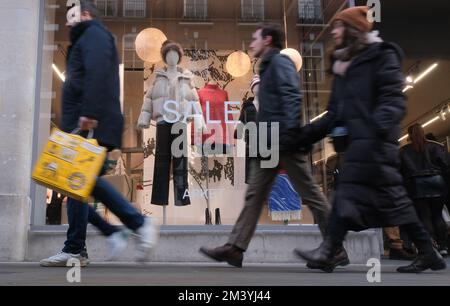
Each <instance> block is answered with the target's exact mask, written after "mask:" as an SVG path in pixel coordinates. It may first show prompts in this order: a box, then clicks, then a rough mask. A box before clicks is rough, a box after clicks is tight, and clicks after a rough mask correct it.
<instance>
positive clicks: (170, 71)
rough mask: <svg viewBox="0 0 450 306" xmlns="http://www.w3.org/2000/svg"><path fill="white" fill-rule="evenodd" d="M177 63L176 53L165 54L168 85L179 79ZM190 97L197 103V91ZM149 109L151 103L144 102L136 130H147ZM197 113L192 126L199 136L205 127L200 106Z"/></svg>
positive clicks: (149, 116) (149, 119) (183, 91)
mask: <svg viewBox="0 0 450 306" xmlns="http://www.w3.org/2000/svg"><path fill="white" fill-rule="evenodd" d="M179 62H180V55H179V54H178V52H176V51H174V50H170V51H169V52H167V54H166V58H165V63H166V70H165V74H166V77H167V78H168V79H169V84H175V83H176V82H177V81H178V79H179V77H180V69H179V66H178V63H179ZM189 73H190V72H189ZM182 88H184V87H182ZM181 91H182V92H181V93H180V95H181V96H186V94H187V92H186V90H185V89H181ZM191 97H193V99H191V100H192V101H197V102H198V101H199V98H198V95H197V91H196V90H195V88H194V89H192V93H191ZM179 102H190V101H179ZM198 104H199V105H200V103H198ZM151 108H152V106H151V101H150V102H144V105H143V109H142V112H141V115H140V116H139V120H138V128H139V129H148V128H149V127H150V122H151V119H152V113H151V111H148V109H151ZM198 111H200V114H199V115H198V116H195V118H194V124H195V129H196V131H197V132H198V133H199V134H200V135H201V133H202V130H203V128H205V127H206V124H205V123H204V119H203V114H202V113H201V106H200V109H198Z"/></svg>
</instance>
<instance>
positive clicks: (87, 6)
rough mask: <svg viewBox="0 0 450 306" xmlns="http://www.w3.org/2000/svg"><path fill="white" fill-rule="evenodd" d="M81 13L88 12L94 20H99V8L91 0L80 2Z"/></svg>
mask: <svg viewBox="0 0 450 306" xmlns="http://www.w3.org/2000/svg"><path fill="white" fill-rule="evenodd" d="M80 9H81V13H83V12H88V13H89V15H91V17H92V18H94V19H95V18H98V16H99V12H98V9H97V6H96V5H95V4H94V3H93V2H92V1H91V0H80Z"/></svg>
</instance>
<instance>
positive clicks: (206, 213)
mask: <svg viewBox="0 0 450 306" xmlns="http://www.w3.org/2000/svg"><path fill="white" fill-rule="evenodd" d="M338 2H339V3H338ZM94 3H95V4H96V5H97V7H98V14H99V19H100V20H101V21H102V23H103V24H104V25H105V26H106V27H107V29H108V30H109V31H110V32H111V33H112V34H113V37H114V38H115V41H116V45H117V50H118V53H119V58H120V62H121V65H120V77H121V103H122V110H123V115H124V118H125V128H124V133H123V148H121V150H120V151H113V152H111V153H110V154H109V157H108V158H109V159H110V161H111V163H113V164H114V165H115V167H114V169H113V170H111V171H110V172H109V173H108V174H107V175H106V176H105V179H107V180H108V181H109V182H110V183H111V184H113V185H114V186H115V187H116V188H117V189H118V190H119V191H120V192H121V193H122V195H123V196H124V197H126V198H127V199H128V200H129V201H130V202H131V203H133V205H134V206H135V207H136V208H138V209H139V210H140V211H141V212H142V213H143V214H145V215H152V216H157V217H159V218H160V219H161V220H162V221H163V222H164V224H167V225H204V224H217V225H220V224H224V225H225V224H234V222H235V221H236V219H237V217H238V215H239V213H240V211H241V209H242V207H243V203H244V195H245V190H246V178H248V167H246V163H247V162H248V161H247V160H246V157H245V153H244V155H242V154H238V152H237V151H238V148H239V145H238V144H239V143H240V144H241V145H242V144H243V141H244V140H243V139H235V135H234V134H235V133H234V130H235V126H236V122H238V121H239V118H240V117H241V119H242V118H244V117H245V114H244V113H245V112H243V113H242V114H244V115H243V116H241V111H242V110H243V109H245V108H246V106H248V105H251V104H252V103H253V102H254V97H255V94H257V90H258V86H254V87H253V90H252V88H251V83H252V79H253V76H254V75H255V74H257V73H258V72H259V62H258V61H257V60H255V59H254V58H253V56H252V53H251V51H250V50H249V49H248V48H249V44H250V42H251V39H252V38H251V37H252V33H253V32H254V31H255V30H256V29H257V24H258V22H261V21H266V22H276V23H279V24H281V25H282V26H283V28H286V29H287V39H286V47H289V48H292V49H295V50H296V51H297V52H299V53H301V55H302V57H300V56H299V55H298V54H297V57H296V58H295V57H293V59H294V61H295V62H296V64H297V65H298V67H299V68H300V67H301V70H300V72H299V73H300V74H301V80H302V82H301V84H299V86H301V88H302V90H303V91H304V98H303V103H302V105H303V109H302V113H303V117H304V120H305V122H306V121H309V120H311V119H313V118H314V117H316V116H318V115H320V114H321V113H322V112H323V111H324V110H325V108H326V104H327V102H328V95H329V92H328V90H329V80H328V77H327V75H326V73H325V70H326V64H327V63H326V52H325V50H326V48H327V46H328V44H329V40H330V37H329V34H328V31H327V30H326V26H324V24H326V23H327V22H328V21H329V19H330V18H331V16H332V15H333V14H334V13H335V12H336V10H337V9H339V8H340V7H342V6H344V5H345V1H320V0H319V1H309V0H308V1H306V0H305V1H302V0H300V1H297V0H287V1H281V0H272V1H270V0H265V1H264V0H261V1H260V0H258V1H256V0H254V1H243V0H232V1H215V0H209V1H207V0H201V1H199V0H197V1H188V0H184V1H183V0H165V1H150V0H147V1H145V0H102V1H100V0H97V1H94ZM330 3H331V4H330ZM76 4H77V1H76V0H72V1H66V0H61V1H59V0H46V1H45V25H44V27H43V28H44V35H43V38H44V43H43V44H44V46H43V52H42V54H43V60H42V65H43V69H42V71H43V73H42V80H41V83H42V88H43V89H42V90H43V94H42V95H41V98H42V100H41V126H40V129H43V130H46V131H47V132H46V133H47V135H48V133H49V131H50V129H51V128H52V127H58V126H60V123H61V102H62V101H61V99H62V97H61V90H62V85H63V84H64V82H65V78H66V75H65V71H66V57H67V54H68V49H69V46H70V44H71V42H70V33H69V30H68V29H67V28H66V26H65V24H66V22H67V16H66V14H67V10H68V8H70V7H71V6H73V5H76ZM313 23H315V24H313ZM167 39H168V40H171V41H173V42H176V43H178V44H180V45H181V46H182V49H183V56H182V58H181V60H180V62H179V63H176V64H175V66H176V67H175V69H174V70H173V69H172V68H173V66H172V65H168V61H170V60H168V59H167V58H164V59H163V58H162V57H161V52H160V51H161V45H162V43H163V42H164V41H165V40H167ZM172 53H173V52H172ZM175 54H177V52H175ZM291 54H292V50H291ZM169 66H170V67H169ZM174 75H176V77H175V78H174V77H173V76H174ZM164 97H170V98H171V99H173V100H177V99H178V101H181V102H184V101H195V102H196V103H198V104H197V105H198V107H199V109H200V110H201V112H202V113H203V119H204V120H205V121H208V120H209V122H207V129H206V130H205V131H206V132H205V131H204V132H205V134H203V135H200V137H198V135H196V137H194V130H195V125H194V124H193V123H188V124H187V125H186V126H185V128H186V130H185V131H183V132H181V136H182V137H184V139H185V140H187V143H188V146H187V151H188V156H187V157H186V158H179V157H176V156H174V154H173V152H171V150H170V149H171V145H172V143H173V141H175V138H176V136H180V135H173V134H172V133H171V127H172V125H171V124H169V123H168V122H165V121H164V119H161V118H156V117H155V113H156V112H157V108H158V107H160V105H159V104H158V102H157V101H158V99H162V98H164ZM42 105H48V110H44V109H43V107H42ZM146 105H147V106H146ZM145 107H150V108H149V109H148V110H149V111H150V112H152V118H146V117H145V114H144V115H142V110H143V109H145ZM150 119H151V120H150ZM180 120H181V119H180ZM193 121H195V120H193ZM208 133H209V134H208ZM45 140H46V135H45V133H43V134H42V135H41V139H40V142H41V143H44V142H45ZM205 143H208V144H209V145H211V147H212V148H213V149H214V152H211V151H209V152H202V150H200V148H201V146H202V145H204V144H205ZM243 145H244V148H245V144H243ZM244 151H245V150H244ZM224 153H228V154H224ZM332 156H333V153H332V152H331V153H330V152H329V146H328V145H327V143H326V142H323V143H321V144H319V145H318V146H317V147H316V148H315V150H314V151H313V152H312V153H311V157H312V159H311V163H312V165H313V166H314V167H313V171H314V173H315V175H316V178H317V182H318V183H319V184H320V185H321V186H322V188H323V190H324V192H327V190H328V189H329V184H330V183H329V182H328V181H327V177H329V176H330V175H329V174H327V173H328V172H327V171H328V170H327V169H328V168H327V167H329V165H328V164H327V163H326V161H327V160H328V157H332ZM246 173H247V174H246ZM246 175H247V177H246ZM46 195H47V200H46V201H45V200H44V199H42V201H35V210H36V211H39V210H41V211H44V210H45V212H44V213H43V214H42V215H45V223H46V224H65V223H67V217H66V211H65V202H66V199H65V198H64V196H62V195H60V194H58V193H55V192H52V191H50V190H49V191H48V192H46ZM44 196H45V195H44V194H43V197H44ZM44 203H45V207H44ZM89 204H90V205H93V206H94V207H95V208H96V209H97V210H98V211H99V212H100V213H101V215H103V216H104V217H105V218H106V219H108V220H109V221H110V222H113V223H118V220H117V219H116V218H115V217H114V216H113V215H112V213H111V212H109V211H107V210H105V209H104V207H103V205H102V204H101V203H98V202H97V201H96V200H95V199H92V201H91V203H89ZM306 205H307V203H305V205H303V203H302V201H301V195H299V194H297V193H296V192H295V190H294V189H293V187H292V185H291V184H290V181H289V178H288V176H287V175H286V174H285V172H284V171H283V169H280V171H279V176H278V178H277V180H276V182H275V185H274V187H273V188H272V190H271V193H270V197H269V198H268V199H267V201H266V203H265V205H264V209H263V213H262V215H261V220H260V224H280V225H282V224H301V223H313V220H312V218H311V215H310V213H309V211H308V209H307V207H306ZM35 222H37V223H39V221H36V218H35Z"/></svg>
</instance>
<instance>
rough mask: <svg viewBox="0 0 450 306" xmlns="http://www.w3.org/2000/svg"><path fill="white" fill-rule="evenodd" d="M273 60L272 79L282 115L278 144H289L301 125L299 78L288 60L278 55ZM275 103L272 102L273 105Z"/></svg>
mask: <svg viewBox="0 0 450 306" xmlns="http://www.w3.org/2000/svg"><path fill="white" fill-rule="evenodd" d="M275 59H276V60H275V61H274V65H275V69H274V71H275V73H274V76H273V78H274V79H275V80H276V84H277V86H278V91H279V93H280V96H279V99H280V100H279V101H280V102H279V103H280V104H281V107H282V110H283V113H284V117H283V122H282V123H281V122H280V125H281V124H283V126H284V127H283V129H282V130H281V131H280V143H283V144H290V143H294V142H295V139H296V136H298V133H299V131H300V125H301V114H300V113H301V103H302V95H301V93H300V88H299V87H300V78H299V75H298V73H297V71H296V70H295V66H294V63H293V62H292V61H291V60H290V59H289V58H287V57H286V56H284V55H279V56H276V57H275ZM275 102H276V101H273V103H275Z"/></svg>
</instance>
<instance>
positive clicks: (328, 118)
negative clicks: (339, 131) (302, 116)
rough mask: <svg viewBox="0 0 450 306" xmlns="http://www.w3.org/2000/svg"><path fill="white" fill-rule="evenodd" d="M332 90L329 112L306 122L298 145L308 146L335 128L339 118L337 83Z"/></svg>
mask: <svg viewBox="0 0 450 306" xmlns="http://www.w3.org/2000/svg"><path fill="white" fill-rule="evenodd" d="M335 84H336V83H333V87H332V90H331V96H330V100H329V102H328V107H327V113H326V114H325V115H323V116H322V117H321V118H319V119H317V120H316V121H314V122H312V123H309V124H306V125H305V126H304V127H303V128H302V129H301V133H300V135H299V140H298V142H297V146H299V147H308V146H311V145H312V144H314V143H316V142H318V141H319V140H322V139H323V138H325V137H326V136H327V135H328V134H329V133H330V132H331V130H332V129H333V127H334V125H335V122H336V118H337V101H336V96H335V92H336V90H335V87H336V85H335Z"/></svg>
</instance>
